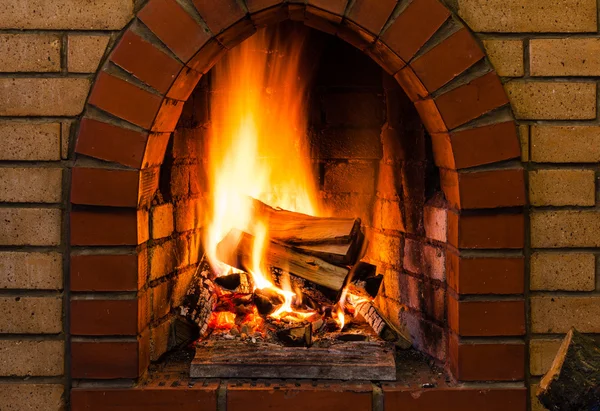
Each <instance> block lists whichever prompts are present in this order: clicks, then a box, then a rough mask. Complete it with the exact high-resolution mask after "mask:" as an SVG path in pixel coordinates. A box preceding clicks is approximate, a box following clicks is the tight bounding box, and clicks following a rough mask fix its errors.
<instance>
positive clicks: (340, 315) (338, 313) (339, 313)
mask: <svg viewBox="0 0 600 411" xmlns="http://www.w3.org/2000/svg"><path fill="white" fill-rule="evenodd" d="M347 295H348V288H347V287H345V288H344V289H343V290H342V294H341V295H340V299H339V301H338V303H337V304H336V305H335V309H336V310H335V311H333V312H332V313H331V316H332V317H333V319H334V320H335V322H336V323H338V325H339V326H340V330H343V329H344V325H346V315H345V314H344V306H345V305H346V296H347Z"/></svg>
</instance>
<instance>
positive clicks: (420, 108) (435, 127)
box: [414, 98, 448, 134]
mask: <svg viewBox="0 0 600 411" xmlns="http://www.w3.org/2000/svg"><path fill="white" fill-rule="evenodd" d="M414 103H415V108H416V109H417V112H418V113H419V116H420V117H421V121H422V122H423V125H424V126H425V128H426V129H427V131H428V132H429V134H434V133H443V132H446V131H448V128H447V127H446V122H445V121H444V119H443V118H442V115H441V113H440V111H439V110H438V106H437V105H436V103H435V102H434V101H433V100H432V99H430V98H428V99H425V100H419V101H415V102H414Z"/></svg>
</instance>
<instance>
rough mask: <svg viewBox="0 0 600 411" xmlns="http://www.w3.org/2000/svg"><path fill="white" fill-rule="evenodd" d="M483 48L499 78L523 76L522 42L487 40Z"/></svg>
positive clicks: (484, 41)
mask: <svg viewBox="0 0 600 411" xmlns="http://www.w3.org/2000/svg"><path fill="white" fill-rule="evenodd" d="M483 47H485V50H486V52H487V55H488V58H489V59H490V62H491V63H492V65H493V66H494V68H495V69H496V72H497V73H498V75H499V76H503V77H522V76H523V74H524V71H523V40H499V39H487V40H483Z"/></svg>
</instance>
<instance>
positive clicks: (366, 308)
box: [350, 300, 412, 349]
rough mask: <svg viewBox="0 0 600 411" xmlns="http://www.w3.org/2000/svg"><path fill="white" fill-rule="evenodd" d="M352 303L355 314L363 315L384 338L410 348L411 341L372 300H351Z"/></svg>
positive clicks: (404, 347) (403, 347)
mask: <svg viewBox="0 0 600 411" xmlns="http://www.w3.org/2000/svg"><path fill="white" fill-rule="evenodd" d="M350 304H351V305H352V307H353V308H354V316H355V317H363V318H364V320H365V321H366V322H367V323H368V324H369V325H370V326H371V328H373V331H375V333H376V334H377V335H378V336H379V337H380V338H381V339H382V340H384V341H388V342H393V343H395V344H396V345H397V346H398V347H400V348H402V349H408V348H410V346H411V345H412V344H411V342H410V341H409V340H408V339H406V338H405V337H404V336H402V335H401V334H400V332H399V331H398V330H396V328H395V327H394V326H393V325H392V324H390V323H389V321H387V320H386V318H385V317H384V316H383V315H382V314H381V313H380V312H379V310H378V309H377V308H376V307H375V305H373V303H372V302H371V301H364V300H363V301H360V302H358V303H352V302H351V303H350Z"/></svg>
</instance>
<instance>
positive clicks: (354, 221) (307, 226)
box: [252, 198, 360, 258]
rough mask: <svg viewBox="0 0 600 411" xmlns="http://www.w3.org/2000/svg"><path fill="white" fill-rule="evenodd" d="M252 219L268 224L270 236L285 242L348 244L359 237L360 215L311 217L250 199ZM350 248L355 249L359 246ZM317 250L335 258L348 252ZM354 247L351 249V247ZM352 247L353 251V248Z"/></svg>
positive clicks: (297, 243)
mask: <svg viewBox="0 0 600 411" xmlns="http://www.w3.org/2000/svg"><path fill="white" fill-rule="evenodd" d="M252 204H253V214H254V219H255V220H256V221H263V222H265V223H266V224H267V225H268V227H269V236H270V238H271V239H273V240H275V241H279V242H283V243H286V244H295V245H308V244H312V245H315V244H321V245H322V244H351V243H354V242H356V241H357V240H358V239H359V234H360V218H338V217H314V216H310V215H307V214H301V213H295V212H293V211H288V210H281V209H275V208H273V207H271V206H269V205H267V204H265V203H263V202H261V201H259V200H256V199H254V198H253V199H252ZM353 247H355V248H356V250H358V249H359V248H360V245H358V246H356V245H353ZM325 250H326V248H325V249H319V248H318V247H317V249H316V251H315V252H320V253H322V254H327V253H330V254H332V255H334V256H335V258H345V257H342V254H341V253H342V252H343V253H344V256H345V254H347V253H348V252H349V251H348V250H346V251H343V250H340V249H338V250H336V249H329V251H325ZM353 250H354V249H353ZM356 250H355V251H356Z"/></svg>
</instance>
